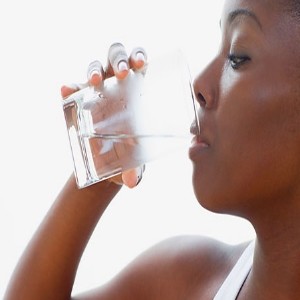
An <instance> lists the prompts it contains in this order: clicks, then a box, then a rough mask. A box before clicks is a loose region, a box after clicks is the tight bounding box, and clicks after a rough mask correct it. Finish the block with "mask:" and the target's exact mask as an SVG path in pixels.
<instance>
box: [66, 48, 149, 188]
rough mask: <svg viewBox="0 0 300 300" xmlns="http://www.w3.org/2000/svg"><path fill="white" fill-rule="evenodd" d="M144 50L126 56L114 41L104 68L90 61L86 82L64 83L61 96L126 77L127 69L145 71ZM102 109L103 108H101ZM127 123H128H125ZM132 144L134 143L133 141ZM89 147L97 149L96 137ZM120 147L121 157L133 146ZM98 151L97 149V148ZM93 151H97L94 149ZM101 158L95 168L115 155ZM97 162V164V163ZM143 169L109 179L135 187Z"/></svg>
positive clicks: (114, 109)
mask: <svg viewBox="0 0 300 300" xmlns="http://www.w3.org/2000/svg"><path fill="white" fill-rule="evenodd" d="M146 59H147V57H146V52H145V51H144V49H143V48H140V47H139V48H134V49H133V50H132V52H131V54H130V56H129V57H128V56H127V53H126V50H125V48H124V46H123V45H122V44H120V43H115V44H113V45H111V47H110V48H109V51H108V63H107V66H106V67H105V68H104V67H103V66H102V64H101V63H100V62H99V61H94V62H92V63H90V65H89V66H88V72H87V82H86V83H84V84H71V85H64V86H62V88H61V95H62V97H63V98H66V97H68V96H69V95H71V94H72V93H74V92H76V91H78V90H80V89H82V88H84V87H87V86H89V85H90V86H94V87H99V86H100V85H101V84H102V83H103V81H104V80H106V79H107V78H110V77H113V76H115V77H116V78H117V79H119V80H123V79H125V78H126V77H127V75H128V73H129V70H130V69H132V70H134V71H138V72H143V71H145V66H146ZM110 108H111V109H110V110H111V111H116V110H117V109H118V108H117V107H116V108H112V107H110ZM97 111H101V109H97V110H96V111H95V112H94V113H93V114H94V115H95V117H97ZM102 111H103V110H102ZM127 125H128V124H127ZM133 144H134V143H133ZM90 145H91V148H93V149H99V148H100V147H101V145H102V144H100V143H99V141H98V140H97V139H92V140H91V141H90ZM120 146H121V147H118V146H116V147H115V151H116V153H117V155H118V156H120V157H122V156H124V157H125V155H126V154H127V156H128V153H130V151H132V149H133V147H134V146H131V148H132V149H131V150H130V149H128V147H127V148H126V147H122V145H120ZM98 151H99V150H98ZM95 153H97V152H96V151H95ZM101 158H102V159H101V160H97V159H95V165H96V168H98V167H99V168H100V167H101V165H102V167H103V164H104V163H107V162H110V161H112V159H115V157H112V155H110V154H109V153H108V154H107V155H106V157H105V160H103V156H102V155H101ZM97 164H98V165H97ZM143 171H144V166H141V167H138V168H135V169H131V170H128V171H125V172H123V173H122V174H120V175H117V176H115V177H112V178H110V179H109V180H110V181H112V182H114V183H116V184H123V183H124V184H125V185H126V186H128V187H130V188H133V187H135V186H136V185H137V184H138V183H139V182H140V180H141V178H142V174H143Z"/></svg>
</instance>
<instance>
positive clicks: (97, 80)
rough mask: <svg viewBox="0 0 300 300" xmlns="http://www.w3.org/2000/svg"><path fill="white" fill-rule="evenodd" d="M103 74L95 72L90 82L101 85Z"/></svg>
mask: <svg viewBox="0 0 300 300" xmlns="http://www.w3.org/2000/svg"><path fill="white" fill-rule="evenodd" d="M101 81H102V76H101V75H100V74H99V73H98V72H93V73H92V74H91V77H90V83H91V84H92V85H94V86H98V85H100V83H101Z"/></svg>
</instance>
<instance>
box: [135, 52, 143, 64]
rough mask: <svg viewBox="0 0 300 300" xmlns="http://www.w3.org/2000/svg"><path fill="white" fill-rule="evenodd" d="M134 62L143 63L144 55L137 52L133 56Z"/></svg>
mask: <svg viewBox="0 0 300 300" xmlns="http://www.w3.org/2000/svg"><path fill="white" fill-rule="evenodd" d="M135 58H136V60H139V61H143V62H144V61H145V55H144V54H143V53H142V52H137V53H136V55H135Z"/></svg>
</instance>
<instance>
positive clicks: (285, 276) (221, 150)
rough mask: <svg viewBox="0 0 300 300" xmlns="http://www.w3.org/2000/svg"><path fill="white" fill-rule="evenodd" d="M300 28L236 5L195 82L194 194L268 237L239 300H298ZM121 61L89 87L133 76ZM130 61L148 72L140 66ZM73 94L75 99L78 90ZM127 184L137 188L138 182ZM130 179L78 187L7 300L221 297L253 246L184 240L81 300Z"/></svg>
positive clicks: (49, 224) (275, 11)
mask: <svg viewBox="0 0 300 300" xmlns="http://www.w3.org/2000/svg"><path fill="white" fill-rule="evenodd" d="M241 9H242V10H241ZM245 9H246V10H247V11H246V10H245ZM297 22H298V21H296V20H295V19H292V18H291V17H290V16H289V15H288V14H287V13H285V12H283V10H282V7H280V6H279V4H278V3H277V4H276V3H274V1H271V0H265V1H262V0H252V1H247V0H227V1H226V4H225V7H224V11H223V15H222V19H221V30H222V37H223V38H222V43H221V46H220V50H219V52H218V53H217V55H216V57H215V59H214V60H213V61H212V62H211V63H210V64H209V65H208V67H207V68H206V69H205V70H204V71H203V72H202V73H201V74H200V75H199V76H198V77H197V78H196V79H195V82H194V90H195V94H196V95H198V101H199V102H200V104H201V110H200V111H199V117H200V123H201V134H200V136H199V137H198V138H197V140H196V141H195V143H194V145H193V146H192V147H191V149H190V158H191V160H192V162H193V167H194V173H193V185H194V190H195V195H196V197H197V199H198V201H199V202H200V204H201V205H203V206H204V207H206V208H208V209H210V210H212V211H215V212H219V213H230V214H234V215H238V216H242V217H244V218H246V219H248V220H249V221H250V222H251V223H252V224H253V226H254V228H255V230H256V233H257V241H256V247H255V254H254V263H253V268H252V270H251V272H250V275H249V276H248V278H247V280H246V282H245V285H244V286H243V288H242V290H241V292H240V294H239V296H238V299H239V300H241V299H255V300H269V299H276V300H281V299H285V300H286V299H289V300H296V299H299V294H300V285H299V282H300V218H299V215H300V155H299V153H300V126H299V125H300V108H299V107H300V105H299V103H300V91H299V87H300V82H299V77H300V76H299V72H300V71H299V70H300V58H299V53H300V48H299V47H300V46H299V43H297V42H296V41H297V38H299V34H300V29H299V26H298V25H296V24H297ZM115 50H116V48H115V49H114V51H115ZM119 50H120V51H121V52H122V49H121V48H119ZM123 54H124V53H123ZM123 54H122V55H123ZM110 56H111V54H109V57H110ZM114 56H115V55H114ZM116 57H117V58H116V61H115V62H114V63H112V64H110V66H109V67H108V72H103V73H102V74H103V76H99V77H97V76H96V77H93V78H90V82H92V84H99V80H100V81H101V80H103V79H105V76H107V74H108V76H112V75H116V76H119V75H120V76H126V72H127V71H126V70H125V71H124V70H123V71H122V72H120V73H121V74H119V73H118V71H117V70H116V68H114V67H113V66H114V65H117V64H118V55H117V56H116ZM120 57H121V56H120ZM122 57H123V59H124V55H123V56H122ZM127 62H128V66H129V67H131V68H135V67H136V65H135V62H137V63H138V64H139V65H138V68H141V67H142V65H143V63H142V62H141V61H138V60H136V61H135V60H134V55H133V56H131V57H129V59H128V61H127ZM100 74H101V73H100ZM62 91H63V93H62V94H63V96H66V95H67V94H68V93H70V92H73V91H74V90H70V89H69V90H68V89H66V88H65V89H63V90H62ZM127 176H128V177H127ZM126 177H127V179H128V180H129V182H131V185H130V186H131V187H134V185H135V182H136V173H135V172H133V173H129V174H126V175H125V179H126ZM123 178H124V177H123ZM121 179H122V178H118V179H116V178H113V179H112V180H111V181H108V180H107V181H103V182H100V183H98V184H95V185H93V186H90V187H88V188H85V189H82V190H78V189H77V188H76V183H75V179H74V177H73V176H72V177H71V178H70V180H69V181H68V182H67V183H66V186H65V187H64V188H63V190H62V192H61V194H60V195H59V196H58V198H57V200H56V201H55V203H54V205H53V207H52V208H51V210H50V212H49V213H48V214H47V216H46V218H45V220H44V221H43V223H42V224H41V226H40V228H39V230H38V231H37V233H36V234H35V236H34V238H33V239H32V241H31V242H30V244H29V246H28V247H27V249H26V251H25V253H24V255H23V257H22V259H21V260H20V262H19V264H18V266H17V268H16V271H15V273H14V275H13V276H12V279H11V282H10V285H9V287H8V289H7V293H6V296H5V299H30V300H35V299H39V300H40V299H55V300H57V299H107V300H114V299H118V300H119V299H123V300H126V299H128V300H129V299H131V300H132V299H146V300H147V299H167V300H168V299H205V300H207V299H212V298H213V297H214V295H215V294H216V293H217V291H218V289H219V287H220V285H221V284H222V283H223V281H224V280H225V278H226V276H227V275H228V273H229V272H230V270H231V269H232V267H233V266H234V264H235V263H236V261H237V260H238V258H239V257H240V255H241V253H242V251H243V250H244V249H245V247H246V246H247V244H241V245H236V246H229V245H226V244H223V243H221V242H218V241H215V240H213V239H209V238H205V237H196V236H184V237H175V238H172V239H169V240H166V241H163V242H161V243H159V244H157V245H155V246H154V247H153V248H150V249H149V250H147V251H146V252H144V253H142V254H141V255H140V256H139V257H138V258H136V259H135V260H134V261H133V262H132V263H130V264H129V265H128V266H127V267H126V268H125V269H124V270H122V271H121V272H120V274H119V275H118V276H116V277H115V278H113V279H112V280H111V281H110V282H109V283H108V284H105V285H103V286H102V287H99V289H96V290H94V291H90V292H87V293H84V294H82V295H78V296H72V285H73V282H74V278H75V274H76V269H77V266H78V263H79V261H80V257H81V255H82V253H83V251H84V248H85V246H86V244H87V242H88V239H89V237H90V235H91V233H92V232H93V229H94V228H95V226H96V224H97V223H98V221H99V219H100V218H101V216H102V214H103V212H104V211H105V209H106V207H107V206H108V205H109V203H110V201H111V200H112V199H113V197H114V195H115V194H116V193H117V192H118V191H119V189H120V188H121V186H120V185H118V184H116V183H115V182H117V183H120V180H121ZM126 182H127V181H126V180H125V184H126ZM66 258H67V259H66ZM53 262H55V263H53ZM57 266H61V267H60V268H57ZM29 274H30V275H29Z"/></svg>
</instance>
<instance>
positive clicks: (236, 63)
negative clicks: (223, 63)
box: [228, 54, 250, 70]
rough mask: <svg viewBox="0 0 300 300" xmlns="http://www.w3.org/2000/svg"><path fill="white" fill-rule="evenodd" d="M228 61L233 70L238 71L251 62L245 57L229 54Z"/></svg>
mask: <svg viewBox="0 0 300 300" xmlns="http://www.w3.org/2000/svg"><path fill="white" fill-rule="evenodd" d="M228 60H229V62H230V65H231V67H232V69H234V70H238V69H239V68H240V67H241V66H242V65H243V64H245V63H246V62H247V61H249V60H250V57H248V56H245V55H236V54H229V55H228Z"/></svg>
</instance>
